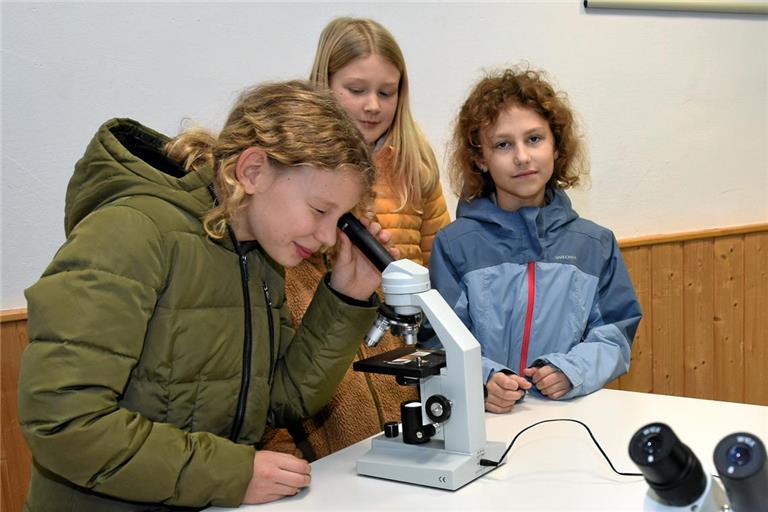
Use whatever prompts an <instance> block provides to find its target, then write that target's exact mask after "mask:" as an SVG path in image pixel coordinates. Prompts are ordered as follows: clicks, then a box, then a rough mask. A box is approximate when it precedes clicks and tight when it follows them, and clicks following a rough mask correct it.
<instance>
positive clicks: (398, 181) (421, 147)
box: [309, 18, 440, 211]
mask: <svg viewBox="0 0 768 512" xmlns="http://www.w3.org/2000/svg"><path fill="white" fill-rule="evenodd" d="M370 55H379V56H381V57H382V58H384V59H386V60H387V61H389V62H390V63H392V65H393V66H395V67H396V68H397V70H398V71H399V72H400V85H399V88H398V100H397V109H396V110H395V117H394V119H393V120H392V126H391V127H390V129H389V130H388V132H387V134H386V138H385V140H384V144H385V145H388V146H390V147H391V148H392V150H393V153H392V160H391V163H392V176H391V180H390V181H391V183H390V184H391V186H392V187H393V188H394V189H395V191H396V192H397V194H398V195H399V196H400V200H401V203H400V207H399V208H398V210H400V209H402V208H403V207H404V206H405V205H406V204H408V203H410V204H411V205H412V206H413V207H414V208H415V209H416V210H417V211H421V206H422V197H423V196H424V195H428V194H430V193H431V192H432V191H433V190H434V189H435V187H436V186H437V184H438V183H439V179H440V171H439V169H438V167H437V160H436V159H435V154H434V152H433V151H432V148H431V147H430V145H429V143H428V142H427V140H426V138H425V137H424V135H423V134H422V132H421V130H420V129H419V127H418V125H417V124H416V121H414V119H413V116H412V115H411V108H410V105H409V97H408V71H407V69H406V67H405V59H404V58H403V53H402V51H401V50H400V47H399V46H398V44H397V42H396V41H395V38H394V37H393V36H392V34H391V33H390V32H389V31H388V30H387V29H386V28H384V27H383V26H382V25H380V24H379V23H377V22H375V21H373V20H369V19H360V18H336V19H334V20H332V21H331V22H330V23H328V25H326V27H325V28H324V29H323V32H322V33H321V34H320V40H319V41H318V43H317V52H316V53H315V62H314V64H313V65H312V72H311V73H310V77H309V78H310V80H312V81H313V82H314V83H316V84H319V85H321V86H323V87H329V83H330V78H331V75H333V74H334V73H336V72H337V71H339V70H340V69H341V68H343V67H344V66H346V65H347V64H349V63H350V62H351V61H353V60H355V59H358V58H365V57H368V56H370Z"/></svg>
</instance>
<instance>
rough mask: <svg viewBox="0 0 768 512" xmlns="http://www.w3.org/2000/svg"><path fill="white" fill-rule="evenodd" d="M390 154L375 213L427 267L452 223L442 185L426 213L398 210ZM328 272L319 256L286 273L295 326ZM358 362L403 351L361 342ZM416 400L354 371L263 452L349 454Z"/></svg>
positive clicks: (273, 435) (384, 157) (267, 439)
mask: <svg viewBox="0 0 768 512" xmlns="http://www.w3.org/2000/svg"><path fill="white" fill-rule="evenodd" d="M389 154H390V152H389V151H387V148H382V149H381V150H379V151H378V152H377V155H376V164H377V169H378V179H377V181H376V185H375V186H374V191H375V192H376V199H375V201H374V205H373V210H374V212H375V213H376V217H377V220H378V222H379V223H380V224H381V225H382V226H383V227H384V229H387V230H389V231H390V232H391V233H392V240H393V243H394V245H395V246H396V247H397V248H398V249H400V256H401V257H402V258H408V259H411V260H413V261H415V262H417V263H419V264H422V265H426V264H427V263H428V262H429V256H430V252H431V249H432V241H433V239H434V237H435V234H436V233H437V232H438V231H439V230H440V229H441V228H443V227H444V226H445V225H447V224H448V223H449V222H450V217H449V216H448V211H447V208H446V205H445V198H444V197H443V192H442V188H441V187H440V184H439V182H438V184H437V187H435V190H433V191H432V192H431V193H429V194H426V195H425V196H424V200H423V205H422V212H421V213H419V212H418V211H417V210H416V208H414V207H413V206H412V205H406V206H405V207H404V208H403V209H402V210H401V211H399V212H395V211H394V210H396V209H397V208H398V206H399V205H400V199H399V197H398V196H397V194H396V193H395V192H394V191H393V190H392V189H391V187H389V186H388V183H387V179H386V178H387V176H388V174H389V168H388V165H387V162H388V161H389V158H388V157H389ZM326 272H327V268H326V265H325V263H324V259H323V257H322V256H320V255H317V256H315V257H313V258H311V259H309V260H306V261H305V262H304V263H302V264H301V265H299V266H298V267H295V268H290V269H286V276H285V286H286V299H287V301H288V309H289V310H290V311H291V313H292V315H293V318H294V321H295V322H298V321H300V319H301V317H302V316H303V315H304V311H305V310H306V308H307V305H308V304H309V301H310V299H311V298H312V295H313V293H314V290H315V288H316V287H317V284H318V283H319V281H320V279H321V278H322V276H323V275H324V274H325V273H326ZM360 343H361V344H360V347H359V348H358V351H357V354H356V356H355V360H359V359H364V358H367V357H371V356H373V355H376V354H379V353H382V352H385V351H388V350H392V349H395V348H398V347H401V346H402V341H401V340H400V339H399V338H395V337H394V336H392V335H391V334H390V333H387V334H386V335H385V336H384V337H383V338H382V340H381V342H380V343H379V344H378V345H377V346H376V347H374V348H369V347H367V346H366V345H365V343H363V340H360ZM415 398H417V392H416V390H415V389H414V388H409V387H404V386H400V385H398V384H397V383H396V382H395V378H394V377H392V376H390V375H379V374H371V373H360V372H356V371H353V370H352V368H351V367H350V368H349V369H348V370H347V373H346V375H345V376H344V378H343V379H342V382H341V384H339V387H338V389H337V391H336V394H335V395H334V396H333V398H332V399H331V401H330V402H329V403H328V405H327V406H326V407H325V408H323V410H321V411H320V413H319V414H317V415H316V416H314V417H312V418H309V419H307V420H305V421H304V422H303V423H302V424H301V425H295V426H294V427H292V428H291V429H290V432H289V431H288V430H284V429H280V430H271V431H268V432H266V433H265V435H264V437H263V438H262V444H261V446H260V448H261V449H266V450H275V451H282V452H287V453H293V454H295V455H297V456H303V457H304V458H306V459H308V460H310V461H311V460H316V459H319V458H320V457H323V456H325V455H328V454H330V453H333V452H335V451H337V450H340V449H342V448H345V447H347V446H349V445H351V444H354V443H356V442H358V441H361V440H363V439H365V438H367V437H370V436H372V435H374V434H376V433H378V432H380V431H381V430H383V428H384V423H385V422H387V421H399V420H400V402H402V401H404V400H412V399H415Z"/></svg>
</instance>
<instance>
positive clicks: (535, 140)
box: [528, 135, 543, 144]
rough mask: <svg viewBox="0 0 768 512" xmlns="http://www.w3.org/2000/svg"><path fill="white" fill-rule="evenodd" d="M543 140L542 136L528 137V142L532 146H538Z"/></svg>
mask: <svg viewBox="0 0 768 512" xmlns="http://www.w3.org/2000/svg"><path fill="white" fill-rule="evenodd" d="M542 139H543V137H542V136H541V135H531V136H530V137H528V142H530V143H532V144H537V143H539V142H541V140H542Z"/></svg>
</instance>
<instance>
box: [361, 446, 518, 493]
mask: <svg viewBox="0 0 768 512" xmlns="http://www.w3.org/2000/svg"><path fill="white" fill-rule="evenodd" d="M443 446H444V445H443V442H442V441H430V442H428V443H425V444H420V445H414V444H405V443H403V441H402V437H396V438H388V437H385V436H384V434H380V435H378V436H376V437H374V438H373V440H372V441H371V449H370V450H369V451H368V453H366V454H365V455H363V456H362V457H361V458H360V459H358V461H357V473H358V474H360V475H366V476H374V477H377V478H385V479H387V480H396V481H399V482H407V483H412V484H418V485H425V486H428V487H437V488H440V489H448V490H451V491H455V490H456V489H459V488H461V487H463V486H465V485H466V484H468V483H469V482H471V481H473V480H475V479H476V478H479V477H481V476H483V475H484V474H486V473H488V472H489V471H491V470H493V469H494V467H493V466H481V465H480V459H490V460H499V458H500V457H501V455H502V454H503V453H504V450H505V449H506V445H505V444H504V443H499V442H492V441H491V442H488V443H487V444H486V446H485V450H480V451H479V452H478V453H474V454H466V453H458V452H449V451H446V450H445V449H444V447H443Z"/></svg>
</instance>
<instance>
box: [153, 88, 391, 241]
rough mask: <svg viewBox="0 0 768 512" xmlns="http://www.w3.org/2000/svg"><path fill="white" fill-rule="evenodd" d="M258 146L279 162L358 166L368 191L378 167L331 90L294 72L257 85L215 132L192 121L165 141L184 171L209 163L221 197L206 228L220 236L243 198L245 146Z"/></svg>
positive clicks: (342, 167)
mask: <svg viewBox="0 0 768 512" xmlns="http://www.w3.org/2000/svg"><path fill="white" fill-rule="evenodd" d="M250 147H258V148H260V149H262V150H263V151H264V152H265V153H266V154H267V157H268V158H269V160H270V162H271V163H272V164H274V165H276V166H278V167H296V166H301V165H307V166H312V167H317V168H319V169H325V170H328V171H353V172H358V173H360V176H361V180H362V182H363V185H364V189H365V191H366V194H367V195H366V196H365V197H364V198H363V200H366V199H370V196H371V188H372V186H373V183H374V181H375V178H376V171H375V168H374V166H373V163H372V161H371V157H370V153H369V151H368V147H367V145H366V143H365V140H364V139H363V136H362V135H361V134H360V131H359V130H358V129H357V127H356V126H355V125H354V124H353V123H352V121H350V120H349V118H348V117H347V115H346V113H345V112H344V110H343V109H342V108H341V107H340V106H338V104H337V102H336V100H335V98H334V97H333V95H332V94H331V93H330V92H329V91H327V90H325V89H324V88H319V87H317V86H315V85H313V84H310V83H309V82H305V81H300V80H294V81H289V82H274V83H266V84H262V85H257V86H255V87H253V88H251V89H248V90H246V91H245V92H243V93H242V94H241V95H240V97H239V99H238V100H237V102H236V103H235V106H234V108H233V109H232V111H231V112H230V114H229V117H228V118H227V121H226V123H225V124H224V128H223V129H222V131H221V133H220V134H219V136H218V137H215V136H213V135H212V134H211V133H209V132H206V131H205V130H202V129H199V128H195V129H191V130H188V131H185V132H183V133H182V134H181V135H179V136H178V137H176V138H174V139H173V140H171V141H170V142H169V143H168V144H167V145H166V153H167V155H168V156H169V157H170V158H172V159H174V160H176V161H178V162H179V163H181V165H183V166H184V168H185V169H187V171H194V170H199V169H201V168H203V167H206V166H211V167H213V169H214V170H215V174H214V187H215V189H216V195H217V198H218V204H217V205H215V206H214V208H212V209H211V210H210V211H209V212H208V213H207V214H206V215H205V217H204V218H203V224H204V226H205V230H206V232H207V233H208V234H209V235H210V236H212V237H214V238H221V237H223V236H224V235H225V234H226V231H227V225H228V224H230V223H231V220H232V218H233V215H234V214H235V212H236V211H237V210H238V209H239V208H240V207H241V206H242V205H243V204H244V201H245V199H246V195H245V191H244V189H243V186H242V185H241V184H240V182H239V181H238V180H237V177H236V176H235V168H236V165H237V159H238V157H239V156H240V153H242V152H243V151H244V150H245V149H248V148H250Z"/></svg>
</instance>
